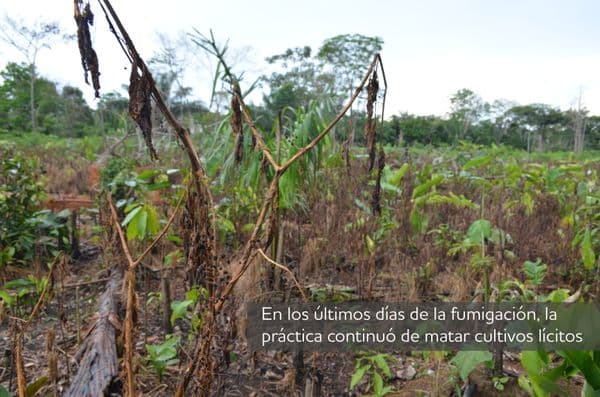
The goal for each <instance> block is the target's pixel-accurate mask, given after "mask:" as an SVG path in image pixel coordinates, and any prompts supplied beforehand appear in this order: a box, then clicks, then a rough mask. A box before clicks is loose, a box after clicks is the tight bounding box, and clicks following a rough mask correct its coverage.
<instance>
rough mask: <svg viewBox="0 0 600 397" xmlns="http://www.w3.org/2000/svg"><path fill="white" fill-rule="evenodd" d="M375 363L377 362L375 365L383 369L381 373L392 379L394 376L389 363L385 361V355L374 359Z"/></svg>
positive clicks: (379, 355)
mask: <svg viewBox="0 0 600 397" xmlns="http://www.w3.org/2000/svg"><path fill="white" fill-rule="evenodd" d="M373 361H375V364H377V366H378V367H379V369H381V371H382V372H383V374H384V375H385V376H386V377H388V378H390V377H391V376H392V371H391V370H390V367H389V366H388V363H387V361H386V360H385V355H383V354H377V355H376V356H375V357H373Z"/></svg>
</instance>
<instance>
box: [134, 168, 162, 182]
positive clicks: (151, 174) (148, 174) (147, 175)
mask: <svg viewBox="0 0 600 397" xmlns="http://www.w3.org/2000/svg"><path fill="white" fill-rule="evenodd" d="M160 173H161V171H160V170H146V171H143V172H141V173H140V174H138V176H137V178H138V179H143V180H146V179H150V178H152V177H154V176H156V175H158V174H160Z"/></svg>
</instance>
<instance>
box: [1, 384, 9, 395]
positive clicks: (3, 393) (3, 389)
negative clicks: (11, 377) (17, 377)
mask: <svg viewBox="0 0 600 397" xmlns="http://www.w3.org/2000/svg"><path fill="white" fill-rule="evenodd" d="M0 397H12V394H10V392H9V391H8V390H6V389H5V388H4V386H2V385H0Z"/></svg>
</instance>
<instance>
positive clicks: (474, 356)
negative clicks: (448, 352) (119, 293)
mask: <svg viewBox="0 0 600 397" xmlns="http://www.w3.org/2000/svg"><path fill="white" fill-rule="evenodd" d="M493 357H494V356H493V355H492V353H490V352H488V351H460V352H458V353H457V354H456V356H454V358H453V359H452V361H451V362H452V363H454V365H456V367H457V368H458V374H459V375H460V378H461V379H462V380H463V381H465V380H467V378H468V377H469V375H470V374H471V372H473V370H474V369H475V368H476V367H477V366H478V365H479V364H482V363H485V362H487V361H491V360H492V358H493Z"/></svg>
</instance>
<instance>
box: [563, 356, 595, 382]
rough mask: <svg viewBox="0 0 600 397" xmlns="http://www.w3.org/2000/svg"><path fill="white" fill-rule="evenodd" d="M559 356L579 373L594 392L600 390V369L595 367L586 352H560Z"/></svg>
mask: <svg viewBox="0 0 600 397" xmlns="http://www.w3.org/2000/svg"><path fill="white" fill-rule="evenodd" d="M560 355H561V356H563V357H565V358H566V359H567V360H568V361H569V363H571V365H573V366H574V367H576V368H577V369H578V370H579V371H581V373H582V374H583V377H584V378H585V380H586V381H587V382H588V383H589V384H590V386H591V387H592V388H593V389H594V390H600V367H598V365H596V363H595V362H594V360H593V359H592V356H591V355H590V354H589V353H588V352H585V351H573V350H567V351H561V352H560Z"/></svg>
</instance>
